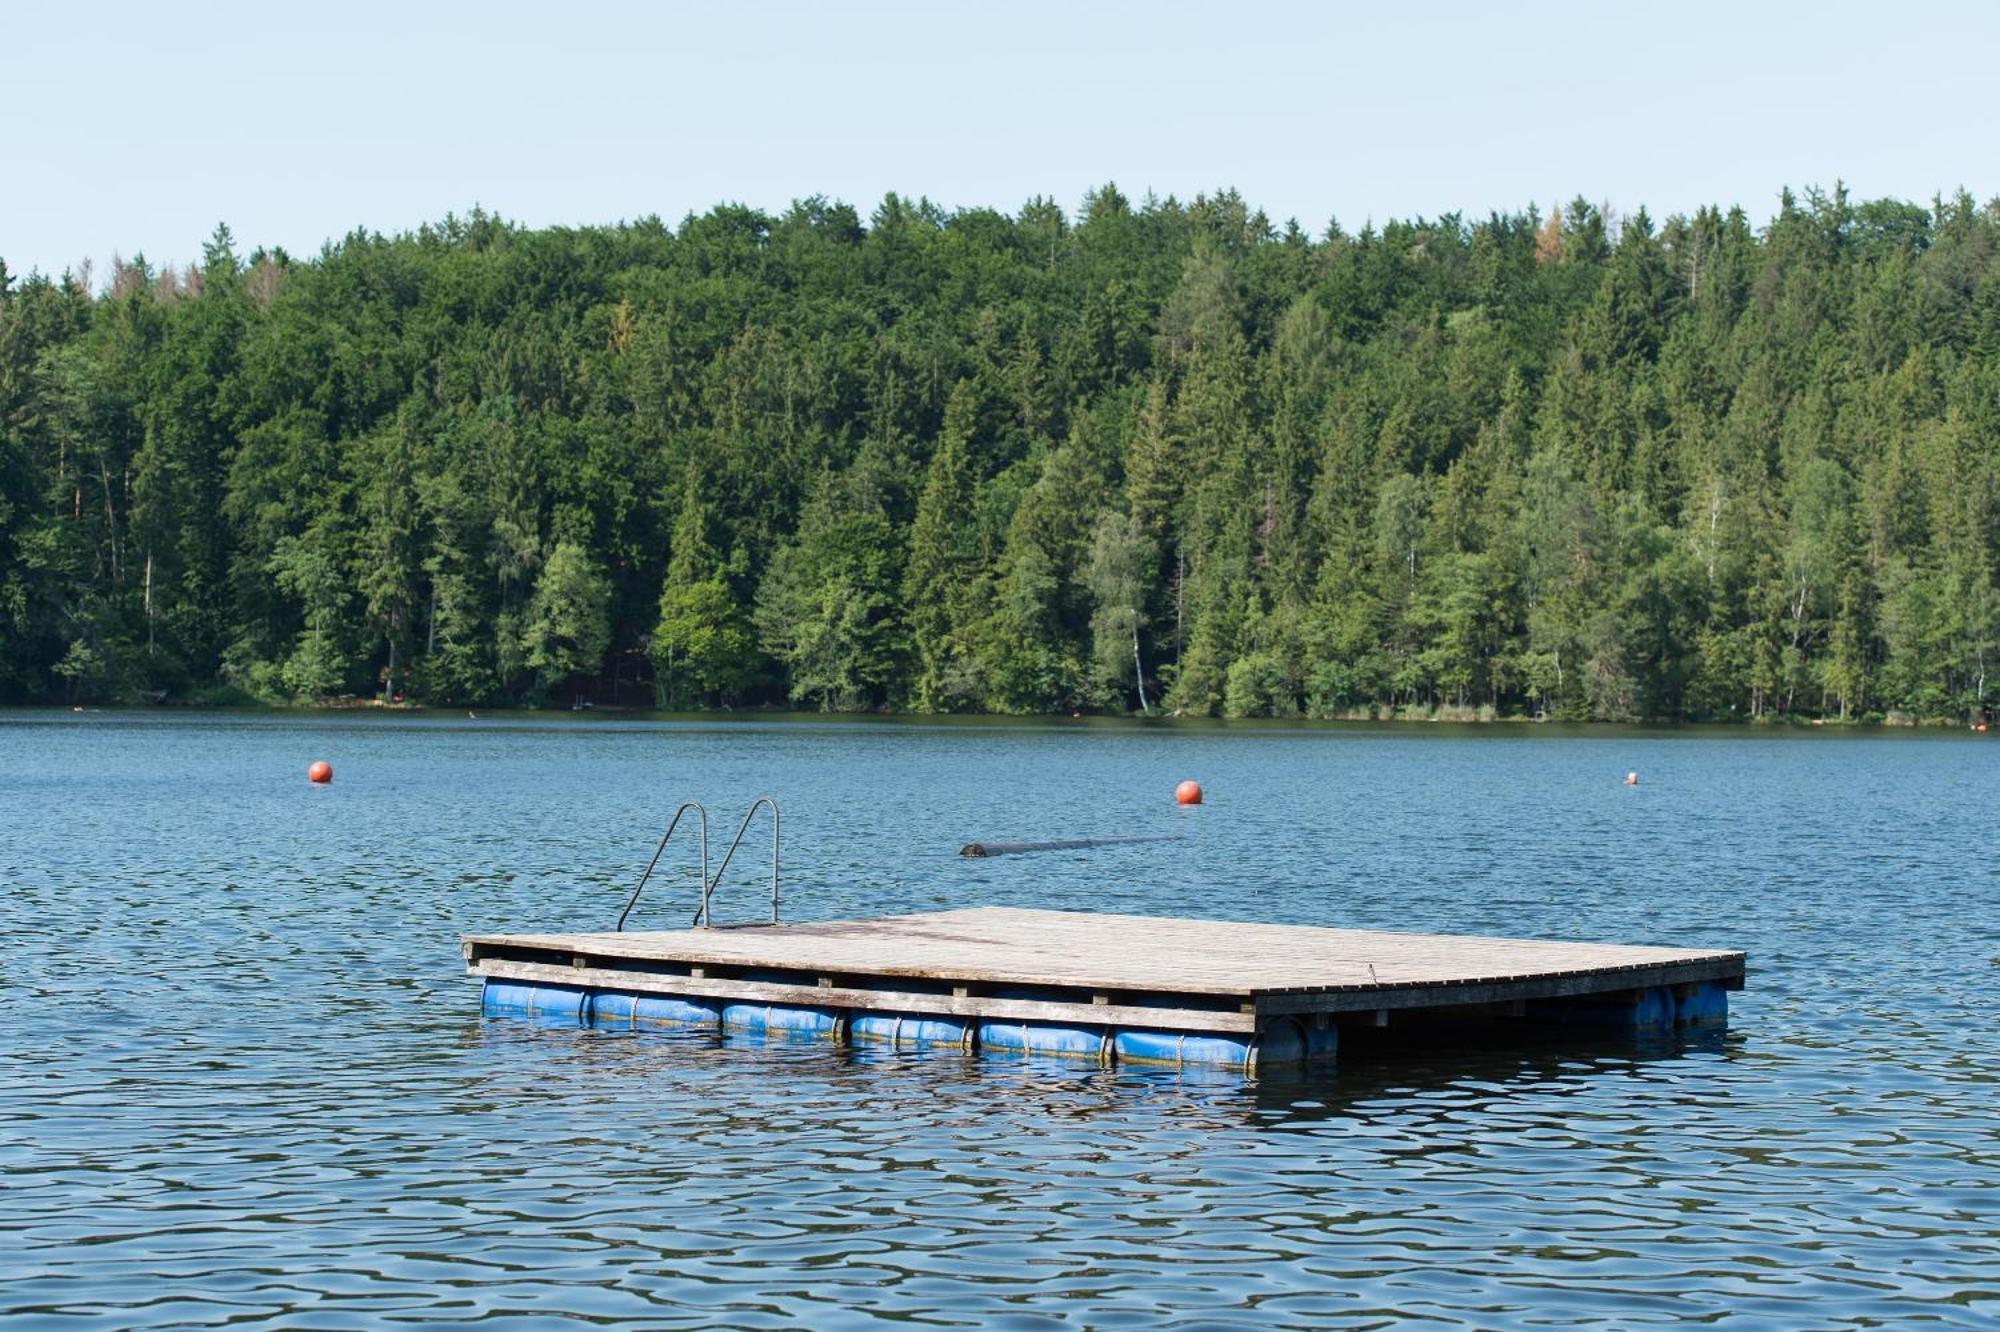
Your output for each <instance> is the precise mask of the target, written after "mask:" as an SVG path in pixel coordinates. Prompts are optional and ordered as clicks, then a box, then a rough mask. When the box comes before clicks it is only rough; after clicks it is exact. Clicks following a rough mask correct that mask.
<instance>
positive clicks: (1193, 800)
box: [1174, 782, 1201, 805]
mask: <svg viewBox="0 0 2000 1332" xmlns="http://www.w3.org/2000/svg"><path fill="white" fill-rule="evenodd" d="M1174 803H1176V804H1180V805H1199V804H1200V803H1201V783H1200V782H1182V783H1181V784H1180V785H1179V786H1176V787H1175V788H1174Z"/></svg>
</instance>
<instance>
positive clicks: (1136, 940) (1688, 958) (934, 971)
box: [465, 907, 1744, 1012]
mask: <svg viewBox="0 0 2000 1332" xmlns="http://www.w3.org/2000/svg"><path fill="white" fill-rule="evenodd" d="M465 948H466V951H467V956H468V959H471V958H473V957H477V956H490V955H492V954H493V953H494V952H495V951H496V950H498V951H500V952H506V951H509V950H513V951H516V952H519V951H523V950H528V951H537V952H544V953H557V954H562V955H565V956H568V955H572V954H587V955H589V957H591V958H592V959H593V960H594V961H595V962H596V963H597V964H600V965H603V966H605V967H607V968H610V969H618V967H619V963H620V961H629V962H633V963H636V964H654V965H675V966H712V967H721V968H729V967H736V968H752V967H755V968H770V969H781V970H795V971H813V972H816V973H822V974H824V973H838V974H840V975H842V976H846V977H850V978H887V979H893V978H897V977H902V978H907V979H913V980H923V981H928V982H931V983H934V984H935V983H939V982H948V983H951V984H971V985H980V984H985V985H1023V986H1036V987H1058V988H1067V989H1076V990H1087V991H1091V992H1095V993H1106V992H1112V991H1117V992H1123V993H1128V994H1130V993H1146V994H1163V995H1184V996H1188V997H1189V998H1205V999H1206V1000H1208V1001H1209V1002H1213V1001H1215V1000H1216V999H1219V998H1227V999H1237V1000H1250V999H1255V1000H1257V1001H1258V1003H1259V1005H1260V1009H1261V1011H1269V1012H1276V1011H1281V1010H1282V1011H1300V1012H1326V1011H1342V1010H1345V1009H1349V1008H1376V1007H1382V1006H1384V1003H1385V1000H1384V998H1383V996H1385V995H1392V994H1400V995H1402V996H1403V998H1402V999H1401V1000H1398V1001H1396V1003H1395V1004H1394V1006H1409V1005H1411V1004H1415V1003H1418V1002H1439V1001H1440V1000H1438V999H1436V998H1435V996H1437V995H1440V994H1443V993H1445V992H1447V991H1448V992H1451V993H1453V994H1455V995H1459V996H1461V997H1460V998H1458V999H1455V1000H1451V1001H1450V1002H1480V1001H1479V1000H1475V999H1472V998H1471V997H1469V996H1470V995H1471V994H1472V993H1473V992H1474V991H1484V990H1490V989H1492V988H1493V987H1502V988H1503V989H1504V988H1505V987H1509V986H1514V987H1518V986H1522V985H1530V984H1534V985H1548V984H1555V983H1558V982H1559V983H1561V984H1563V985H1574V986H1580V987H1582V988H1580V989H1571V990H1568V991H1565V992H1568V993H1584V992H1594V991H1596V990H1602V989H1617V988H1630V987H1636V986H1639V985H1643V984H1651V983H1674V982H1679V981H1689V980H1721V981H1724V982H1725V983H1736V984H1740V982H1741V978H1742V975H1743V971H1744V957H1743V954H1741V953H1737V952H1722V951H1714V950H1696V949H1671V948H1651V947H1634V946H1630V945H1621V944H1598V943H1580V942H1568V941H1559V940H1541V939H1497V938H1482V937H1471V936H1456V935H1425V934H1407V933H1399V932H1389V931H1373V930H1339V929H1326V928H1322V927H1317V926H1297V925H1265V924H1252V923H1245V922H1229V921H1197V920H1178V919H1163V918H1155V917H1147V916H1119V915H1105V914H1096V913H1088V912H1064V911H1024V910H1018V909H1012V908H995V907H987V908H978V909H974V910H967V911H946V912H935V913H927V914H921V915H910V916H889V917H882V918H878V919H874V920H851V921H828V922H824V923H821V924H813V925H797V926H784V927H773V926H759V927H749V928H743V929H732V930H669V931H656V932H635V933H587V934H525V935H471V936H467V938H466V940H465ZM1642 974H1644V975H1657V976H1661V977H1664V978H1665V979H1664V980H1661V981H1657V982H1654V981H1642V980H1637V979H1633V978H1634V977H1636V976H1639V975H1642ZM1614 982H1615V983H1614ZM864 988H865V987H864ZM1513 993H1517V991H1514V992H1509V997H1512V994H1513ZM1341 996H1344V997H1341ZM1422 996H1432V997H1431V998H1424V997H1422ZM1288 1005H1289V1006H1290V1007H1287V1006H1288Z"/></svg>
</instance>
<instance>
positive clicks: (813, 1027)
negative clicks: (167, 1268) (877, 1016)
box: [722, 1004, 840, 1037]
mask: <svg viewBox="0 0 2000 1332" xmlns="http://www.w3.org/2000/svg"><path fill="white" fill-rule="evenodd" d="M722 1025H723V1026H725V1027H727V1028H729V1029H730V1030H731V1031H744V1032H754V1033H757V1034H759V1035H767V1036H801V1037H821V1036H833V1035H835V1034H836V1033H838V1032H839V1030H840V1013H839V1011H838V1010H836V1009H831V1008H790V1007H787V1006H785V1005H783V1004H727V1005H725V1006H724V1007H723V1010H722Z"/></svg>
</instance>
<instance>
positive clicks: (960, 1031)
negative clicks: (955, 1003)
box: [847, 1013, 973, 1050]
mask: <svg viewBox="0 0 2000 1332" xmlns="http://www.w3.org/2000/svg"><path fill="white" fill-rule="evenodd" d="M847 1032H848V1035H850V1036H852V1037H853V1038H854V1039H855V1040H857V1041H884V1042H887V1043H888V1044H890V1045H916V1046H932V1047H935V1046H940V1045H949V1046H955V1047H957V1048H958V1049H961V1050H969V1049H971V1048H972V1038H973V1031H972V1027H971V1025H970V1024H968V1023H965V1022H961V1021H960V1020H958V1019H957V1018H942V1017H919V1016H917V1015H915V1014H911V1013H856V1014H855V1015H854V1016H853V1018H852V1019H850V1020H849V1022H848V1024H847Z"/></svg>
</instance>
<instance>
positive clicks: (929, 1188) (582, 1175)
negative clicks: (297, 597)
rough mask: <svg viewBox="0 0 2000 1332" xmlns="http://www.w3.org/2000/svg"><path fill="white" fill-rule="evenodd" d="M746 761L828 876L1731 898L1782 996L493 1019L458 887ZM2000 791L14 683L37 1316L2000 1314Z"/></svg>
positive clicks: (14, 1230) (1354, 736)
mask: <svg viewBox="0 0 2000 1332" xmlns="http://www.w3.org/2000/svg"><path fill="white" fill-rule="evenodd" d="M322 755H325V756H331V757H333V758H334V759H335V760H336V763H337V765H338V767H339V769H340V778H339V780H338V782H337V783H336V784H335V785H334V786H333V787H332V788H330V789H327V790H313V789H310V788H308V787H307V786H306V784H305V783H304V781H303V778H302V769H303V766H304V764H305V762H306V761H307V760H308V759H309V758H311V757H318V756H322ZM1628 768H1640V769H1642V770H1644V771H1645V773H1646V784H1645V785H1643V786H1641V787H1639V788H1630V789H1628V788H1622V787H1621V786H1619V784H1618V782H1617V778H1618V776H1620V775H1622V774H1623V772H1624V771H1626V770H1627V769H1628ZM1183 776H1199V777H1200V778H1201V779H1202V780H1203V782H1204V784H1205V785H1206V786H1207V787H1208V789H1209V792H1210V803H1209V804H1208V805H1206V806H1203V807H1202V808H1200V809H1199V810H1195V811H1185V810H1177V809H1174V808H1173V807H1172V806H1171V805H1169V804H1167V803H1166V800H1165V798H1164V796H1165V793H1167V792H1170V791H1171V789H1172V785H1173V782H1174V781H1176V780H1178V779H1179V778H1181V777H1183ZM696 785H699V786H700V787H701V788H702V789H701V791H700V792H699V793H700V794H703V795H705V796H707V797H708V798H709V799H710V800H711V803H712V805H713V806H714V807H716V808H718V809H731V808H741V807H743V806H744V805H746V804H747V802H748V799H749V798H750V796H752V795H754V794H756V793H758V792H759V791H761V790H762V789H763V788H764V787H766V786H773V785H776V786H778V787H779V794H780V796H781V798H782V799H784V801H785V802H786V827H787V830H788V833H789V834H790V837H789V839H788V843H787V847H786V852H787V877H788V881H789V887H788V890H787V895H788V900H790V901H791V902H792V903H793V910H794V912H795V913H796V914H798V915H800V916H802V917H811V916H817V917H829V916H836V915H843V914H856V913H864V912H876V911H895V910H929V909H937V908H939V907H943V906H956V905H969V904H973V903H980V902H992V903H1013V904H1021V905H1040V906H1046V905H1075V906H1087V907H1098V908H1102V909H1107V910H1130V911H1142V912H1153V913H1165V914H1212V915H1226V916H1236V917H1240V918H1248V919H1265V920H1276V921H1306V922H1326V923H1341V924H1352V925H1358V926H1365V927H1376V928H1414V929H1425V930H1445V931H1450V930H1460V931H1468V932H1478V931H1485V932H1504V933H1515V934H1529V935H1544V936H1550V937H1562V936H1572V937H1574V936H1577V935H1583V936H1588V937H1596V938H1603V939H1611V940H1632V941H1651V942H1660V943H1670V944H1671V943H1686V944H1695V945H1699V944H1715V945H1730V946H1739V947H1745V948H1748V949H1750V950H1751V952H1752V955H1753V957H1752V963H1753V974H1752V977H1751V988H1750V989H1749V990H1748V991H1746V992H1745V993H1744V994H1743V995H1741V996H1738V1000H1739V1002H1738V1004H1737V1008H1736V1013H1735V1016H1734V1018H1733V1021H1732V1024H1731V1026H1730V1028H1729V1029H1728V1030H1727V1032H1726V1033H1708V1034H1702V1035H1696V1036H1691V1037H1688V1038H1685V1039H1659V1038H1656V1039H1650V1040H1639V1041H1618V1040H1613V1041H1602V1040H1599V1041H1595V1042H1591V1043H1587V1044H1584V1045H1578V1044H1576V1043H1575V1042H1548V1041H1523V1042H1522V1043H1520V1044H1519V1045H1517V1046H1514V1047H1510V1048H1505V1049H1501V1048H1493V1047H1492V1046H1490V1045H1483V1046H1478V1047H1470V1048H1469V1047H1466V1046H1455V1045H1451V1044H1438V1043H1434V1042H1433V1043H1425V1044H1419V1045H1412V1044H1408V1043H1401V1042H1393V1041H1389V1040H1386V1039H1385V1040H1384V1041H1381V1042H1376V1043H1372V1044H1360V1043H1357V1044H1355V1045H1353V1046H1351V1047H1350V1049H1349V1050H1348V1051H1346V1052H1345V1053H1344V1055H1343V1061H1342V1064H1341V1067H1340V1068H1339V1069H1338V1070H1336V1071H1331V1072H1327V1073H1321V1074H1314V1075H1312V1076H1300V1077H1293V1076H1282V1077H1268V1078H1265V1079H1261V1080H1258V1081H1254V1082H1246V1081H1244V1080H1241V1079H1238V1078H1234V1077H1230V1076H1227V1075H1223V1074H1187V1075H1175V1074H1171V1073H1159V1072H1149V1071H1139V1070H1130V1069H1112V1070H1105V1069H1097V1068H1090V1067H1082V1066H1078V1065H1072V1064H1065V1063H1062V1062H1059V1061H1051V1060H1041V1059H1006V1058H996V1057H973V1058H967V1057H964V1056H961V1055H957V1054H949V1053H943V1052H926V1053H913V1052H910V1051H893V1050H882V1049H871V1048H856V1049H834V1048H829V1047H823V1046H811V1045H787V1044H772V1043H760V1042H755V1041H745V1040H736V1039H731V1040H729V1041H726V1042H725V1041H721V1040H718V1039H716V1038H714V1037H711V1036H706V1035H702V1034H699V1033H628V1032H615V1031H581V1030H577V1029H574V1028H570V1027H563V1026H561V1025H557V1024H551V1025H532V1024H527V1023H519V1022H491V1023H487V1022H481V1021H480V1020H479V1019H478V1018H477V1017H476V1016H475V1008H476V996H475V994H474V991H473V989H472V987H471V986H470V984H469V983H468V982H466V981H465V980H464V978H463V977H462V976H461V975H459V974H458V973H459V969H458V963H457V954H456V947H455V937H456V935H457V933H458V932H459V931H461V930H469V929H492V928H530V927H540V928H581V927H595V926H599V925H601V924H602V923H603V922H604V921H605V920H606V919H607V917H608V916H609V915H610V914H612V913H613V912H614V911H615V904H616V903H617V902H618V901H619V900H620V898H621V896H622V892H623V891H624V890H625V889H626V886H627V885H629V883H630V882H631V876H632V871H633V870H634V868H635V861H636V860H637V858H638V857H639V856H641V855H642V854H643V851H644V849H645V844H646V843H647V841H648V837H649V835H653V834H651V833H650V830H652V829H653V828H654V826H655V824H656V823H657V821H658V818H659V816H660V815H661V813H662V812H663V810H664V808H665V806H666V805H667V803H668V801H667V799H666V797H667V795H668V794H669V793H671V794H675V795H677V794H679V793H681V791H682V790H683V789H686V790H688V791H690V792H693V791H694V789H695V786H696ZM857 791H861V792H865V793H866V796H867V799H866V802H865V804H864V805H856V804H855V801H856V793H857ZM1939 791H1949V792H1950V793H1951V795H1950V799H1949V800H1947V799H1944V798H1941V797H1940V796H1939V795H1938V794H1937V793H1938V792H1939ZM1996 798H2000V750H1996V749H1994V748H1992V747H1989V746H1986V745H1984V744H1980V743H1977V742H1973V741H1970V740H1966V739H1962V738H1958V737H1945V736H1918V737H1909V738H1901V737H1898V738H1866V739H1851V738H1845V737H1817V736H1815V737H1811V738H1804V737H1791V736H1772V735H1769V734H1758V733H1751V732H1732V733H1727V734H1723V735H1719V736H1683V737H1671V738H1666V737H1662V736H1661V735H1659V734H1658V733H1648V732H1636V731H1635V732H1618V731H1589V732H1583V733H1576V734H1569V735H1562V734H1555V735H1551V734H1548V733H1547V732H1545V731H1544V732H1538V733H1536V734H1533V735H1519V734H1491V733H1482V734H1467V733H1465V732H1454V731H1450V730H1435V731H1414V730H1413V731H1395V732H1386V733H1385V732H1381V731H1372V730H1367V729H1341V730H1333V731H1320V732H1312V733H1305V732H1295V731H1286V730H1283V729H1280V728H1255V727H1252V728H1241V729H1230V730H1208V731H1201V730H1194V731H1180V732H1159V731H1136V730H1124V729H1119V730H1108V729H1102V728H1058V727H1024V728H999V727H984V728H978V729H968V728H954V727H908V726H880V725H870V726H860V727H847V728H842V727H834V726H817V725H797V724H756V725H729V726H658V725H646V724H623V723H615V722H598V723H594V724H590V725H584V726H579V725H573V724H569V723H567V722H561V721H548V720H539V719H536V720H529V721H524V722H514V721H508V720H504V719H503V720H501V721H498V722H495V723H492V724H487V723H483V722H482V723H479V724H477V725H474V724H468V723H458V724H451V723H444V722H438V721H430V720H425V719H421V718H417V719H376V718H319V717H304V718H294V717H277V718H272V717H248V716H246V717H228V718H198V719H191V718H164V717H159V716H155V715H142V716H136V717H124V716H117V715H105V716H85V717H81V718H78V717H72V716H71V715H70V714H15V715H13V716H10V717H7V718H6V719H4V720H0V834H4V843H0V844H4V846H5V847H6V853H5V857H4V860H0V929H4V931H5V938H6V939H7V941H8V943H9V945H10V946H9V948H8V950H7V951H6V953H5V955H4V960H0V977H3V978H4V981H5V984H4V986H0V1018H4V1020H3V1021H0V1070H4V1075H5V1076H4V1078H0V1122H4V1123H5V1124H6V1129H5V1131H4V1133H0V1168H3V1169H4V1171H5V1175H4V1178H5V1181H6V1183H5V1190H6V1192H5V1204H6V1205H5V1207H4V1208H0V1317H4V1318H6V1319H7V1320H8V1321H9V1322H10V1323H16V1322H18V1323H21V1324H23V1325H33V1324H35V1323H37V1322H46V1323H50V1324H54V1325H60V1326H63V1327H91V1326H102V1327H120V1328H123V1327H215V1326H224V1325H242V1324H253V1323H270V1324H277V1325H282V1326H285V1327H303V1328H311V1327H340V1328H351V1327H354V1326H357V1325H376V1324H429V1325H436V1326H458V1325H465V1324H475V1323H476V1324H478V1325H480V1326H481V1327H484V1328H492V1329H507V1328H556V1327H571V1326H573V1325H574V1324H575V1323H576V1321H577V1320H579V1319H581V1320H591V1321H604V1322H615V1321H633V1322H639V1323H643V1324H645V1325H648V1326H659V1327H695V1326H715V1325H728V1326H734V1327H751V1328H759V1327H800V1326H811V1327H815V1328H842V1327H852V1326H861V1325H864V1324H869V1323H873V1322H877V1321H883V1320H893V1321H899V1322H916V1323H921V1324H925V1325H929V1326H937V1327H981V1328H985V1327H1000V1328H1045V1327H1046V1328H1053V1327H1059V1326H1072V1325H1078V1324H1081V1325H1087V1326H1095V1327H1120V1326H1146V1327H1181V1328H1211V1327H1239V1326H1240V1327H1259V1328H1265V1327H1273V1326H1295V1327H1357V1328H1359V1327H1386V1326H1391V1325H1394V1326H1397V1327H1405V1326H1415V1327H1438V1328H1516V1327H1519V1328H1543V1327H1575V1326H1599V1327H1618V1328H1631V1327H1649V1326H1655V1325H1664V1324H1677V1323H1689V1322H1700V1323H1706V1324H1716V1325H1721V1326H1728V1327H1737V1326H1741V1327H1764V1326H1814V1327H1824V1326H1857V1327H1859V1326H1896V1327H1902V1326H1923V1325H1936V1326H1963V1327H1972V1326H1990V1325H1991V1324H1992V1322H1993V1320H1994V1318H1995V1316H1996V1314H2000V1109H1996V1099H2000V1087H1996V1083H2000V1022H1996V1021H1995V1017H1996V1011H1995V1006H1994V1003H1993V999H1992V993H1993V982H1994V980H1995V978H1996V975H1997V974H2000V973H1996V970H1995V967H1996V962H2000V869H1996V866H1995V863H1994V861H1993V859H1992V857H1990V856H1989V855H1988V853H1987V852H1986V850H1985V848H1984V847H1983V846H1982V845H1981V844H1980V839H1979V838H1978V837H1977V836H1976V835H1972V833H1971V831H1970V830H1969V827H1968V815H1967V811H1970V810H1984V809H1989V808H1992V807H1994V805H1995V803H1996ZM1176 829H1180V830H1186V831H1189V832H1193V833H1197V834H1198V836H1195V837H1193V838H1191V839H1190V840H1188V841H1185V842H1180V843H1173V844H1170V845H1167V846H1161V845H1150V846H1145V847H1139V846H1132V847H1113V848H1103V849H1100V850H1097V851H1094V852H1091V853H1088V854H1077V855H1070V856H1055V857H1034V858H1021V859H1018V860H1011V861H1010V860H994V861H983V862H978V861H975V862H961V861H957V860H955V859H953V858H952V856H951V852H952V851H953V850H954V849H955V848H956V846H957V844H958V843H959V842H962V841H965V840H970V839H971V838H973V837H994V836H1001V835H1005V834H1011V835H1040V834H1044V833H1046V834H1047V835H1051V836H1060V835H1090V834H1114V833H1140V832H1157V831H1173V830H1176ZM754 878H755V875H754V872H753V873H751V874H750V875H749V876H747V877H746V879H745V880H744V881H743V883H741V884H736V885H733V886H732V887H733V890H734V891H733V893H732V891H731V889H730V888H725V890H724V894H723V899H722V900H723V903H724V909H725V910H733V911H737V912H740V913H747V912H750V911H753V910H754V909H755V886H754V882H753V881H754ZM689 896H691V887H690V885H688V884H686V883H682V882H679V881H678V880H677V879H675V878H669V879H668V880H667V881H666V885H665V888H664V890H663V894H662V897H661V898H660V899H659V900H658V901H657V902H649V903H648V904H647V906H648V908H650V909H651V911H652V912H653V913H654V917H655V918H656V919H659V920H662V921H664V920H666V919H669V918H671V917H672V916H675V915H677V914H679V913H680V912H681V910H682V903H681V898H684V897H689ZM670 908H671V909H670ZM1386 1035H1387V1036H1394V1035H1395V1033H1394V1032H1393V1030H1392V1031H1391V1032H1390V1033H1386Z"/></svg>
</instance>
